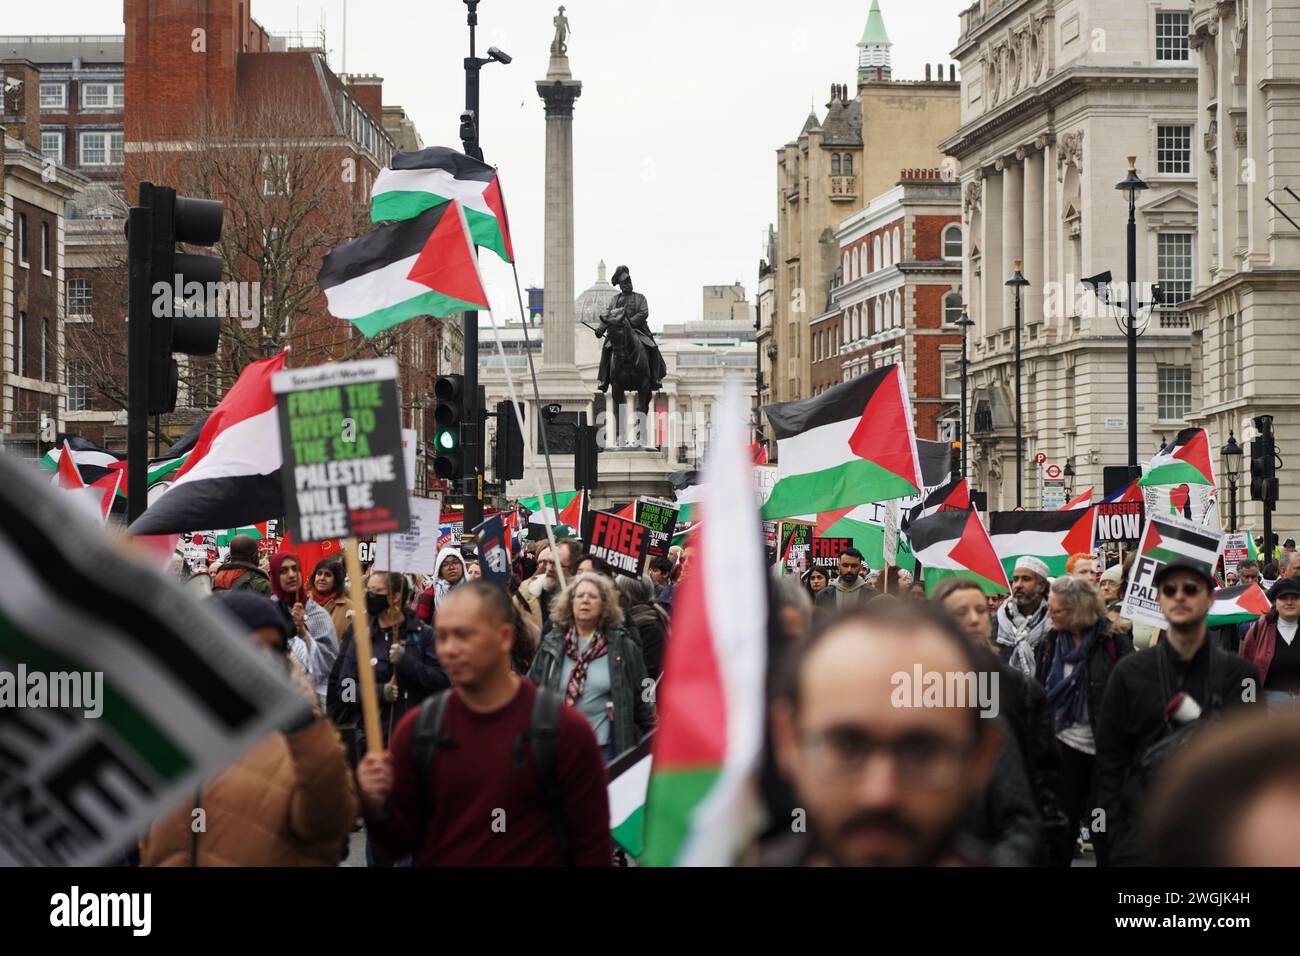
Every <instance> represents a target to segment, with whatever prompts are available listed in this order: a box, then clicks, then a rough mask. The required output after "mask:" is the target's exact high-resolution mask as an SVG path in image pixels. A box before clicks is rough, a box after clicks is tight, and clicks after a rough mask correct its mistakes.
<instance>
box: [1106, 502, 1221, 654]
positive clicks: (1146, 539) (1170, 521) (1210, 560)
mask: <svg viewBox="0 0 1300 956" xmlns="http://www.w3.org/2000/svg"><path fill="white" fill-rule="evenodd" d="M1221 541H1222V536H1221V535H1220V534H1219V533H1218V532H1216V531H1213V530H1211V529H1209V528H1206V527H1204V526H1203V525H1200V524H1197V523H1196V522H1193V521H1188V520H1187V519H1185V518H1175V517H1172V516H1171V517H1167V518H1166V517H1157V516H1152V517H1150V518H1148V519H1147V523H1146V527H1145V528H1144V529H1143V531H1142V540H1141V541H1140V543H1139V544H1138V552H1137V556H1136V558H1135V559H1134V561H1133V569H1132V572H1131V573H1130V576H1129V585H1128V590H1127V591H1125V592H1124V603H1123V606H1122V607H1121V608H1120V616H1121V617H1124V618H1127V619H1128V620H1130V621H1141V622H1142V623H1144V624H1151V625H1153V626H1155V627H1160V628H1163V627H1167V626H1168V625H1167V623H1166V621H1165V616H1164V614H1163V612H1161V610H1160V603H1159V601H1158V600H1157V597H1156V586H1155V575H1156V572H1157V571H1159V570H1160V569H1161V568H1162V567H1164V566H1165V565H1166V564H1168V563H1169V562H1170V561H1173V560H1174V559H1175V558H1187V559H1190V560H1192V561H1195V562H1197V563H1198V564H1200V565H1202V566H1204V567H1205V569H1206V570H1207V571H1208V572H1209V573H1211V574H1213V573H1214V566H1215V564H1216V563H1217V561H1218V559H1219V547H1220V544H1221Z"/></svg>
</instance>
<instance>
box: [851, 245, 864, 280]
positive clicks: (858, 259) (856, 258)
mask: <svg viewBox="0 0 1300 956" xmlns="http://www.w3.org/2000/svg"><path fill="white" fill-rule="evenodd" d="M860 275H862V256H861V254H860V253H859V251H858V249H856V248H855V249H854V250H853V272H852V277H853V278H854V279H856V278H857V277H858V276H860Z"/></svg>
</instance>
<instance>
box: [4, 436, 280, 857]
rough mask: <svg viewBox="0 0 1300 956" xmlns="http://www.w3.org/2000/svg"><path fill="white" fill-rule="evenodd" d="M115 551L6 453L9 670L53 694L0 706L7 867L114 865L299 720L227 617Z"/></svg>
mask: <svg viewBox="0 0 1300 956" xmlns="http://www.w3.org/2000/svg"><path fill="white" fill-rule="evenodd" d="M116 544H117V543H116V542H115V541H114V539H113V538H112V537H111V536H110V535H109V534H107V533H105V532H104V530H103V529H102V528H100V527H99V526H98V522H96V521H94V520H92V519H89V518H87V517H85V516H83V515H82V514H81V513H80V512H79V511H78V510H77V509H75V508H70V507H68V501H67V499H66V498H65V497H64V496H62V495H61V494H60V493H59V492H58V491H56V490H55V489H53V488H51V487H50V486H49V483H48V482H46V481H44V480H42V478H41V477H40V476H39V475H34V474H32V472H31V471H30V470H29V469H28V468H27V467H25V466H24V465H22V464H21V463H20V462H19V461H17V460H16V459H14V458H12V457H10V456H7V455H0V567H3V568H4V569H5V573H4V574H3V575H0V670H3V671H5V672H8V673H11V674H21V673H22V672H23V671H24V670H25V671H26V672H27V675H28V677H29V678H30V677H32V676H33V675H35V674H38V673H39V674H44V675H46V678H47V680H46V686H47V687H48V688H49V690H50V692H51V693H53V694H56V695H57V696H58V697H59V700H58V701H57V704H56V706H50V704H51V703H53V702H52V701H50V700H48V699H47V700H46V701H42V702H41V703H40V704H39V705H36V706H31V705H28V706H22V707H8V706H6V707H5V708H4V710H3V715H4V716H3V720H0V754H2V755H3V756H0V768H2V769H0V777H3V780H4V784H3V790H4V794H5V797H4V799H3V800H0V866H15V865H21V866H95V865H105V864H108V863H109V862H111V861H112V860H113V859H115V858H118V857H120V855H121V853H122V852H123V851H124V850H125V849H126V848H127V847H128V846H130V845H133V844H134V843H135V840H136V838H137V837H138V836H139V834H140V833H142V832H144V831H145V829H146V828H147V827H148V826H149V824H150V823H151V821H152V820H153V819H154V818H156V817H157V816H158V815H159V814H160V813H161V812H163V811H165V810H167V809H169V808H171V807H172V806H174V805H175V804H176V803H178V802H180V801H181V800H185V799H189V798H191V797H192V796H193V794H194V791H195V788H196V787H198V786H200V785H201V783H202V781H203V780H205V779H207V778H210V777H211V776H213V774H215V773H216V772H218V771H220V770H221V769H222V768H223V767H225V766H226V765H228V764H229V763H230V762H231V761H232V760H234V759H235V758H237V757H238V756H239V755H240V754H241V753H242V752H243V751H245V750H246V749H247V748H248V747H250V746H251V745H253V744H254V743H256V742H257V741H258V740H260V739H262V738H263V737H264V736H265V735H266V734H267V733H269V732H270V731H272V730H274V729H276V728H277V727H280V726H283V725H284V724H285V723H287V722H290V721H292V720H293V719H296V718H297V717H298V716H299V715H301V714H303V713H304V711H305V704H304V701H303V700H302V698H301V696H300V695H299V694H298V693H297V692H296V691H294V690H293V688H292V687H291V686H290V685H289V683H288V681H287V680H286V679H285V677H284V676H283V673H282V672H281V671H280V669H278V668H277V667H276V666H275V665H274V662H273V661H271V660H270V659H269V658H267V657H266V656H265V655H264V654H262V653H260V652H258V651H257V650H256V649H255V647H254V646H253V644H252V642H251V641H250V640H249V639H248V638H247V637H246V636H245V632H244V629H242V628H241V627H240V626H239V624H238V623H237V622H236V621H235V620H234V619H233V618H231V617H228V616H226V615H225V613H224V612H223V611H222V610H221V609H220V607H219V606H218V605H216V604H215V603H213V602H211V601H201V602H197V601H195V600H194V598H193V596H192V594H191V592H187V591H185V590H184V589H183V588H182V587H181V586H180V585H179V584H178V583H177V582H176V581H175V579H174V578H171V577H169V576H167V575H164V574H163V573H161V572H160V571H156V570H154V569H152V568H151V567H150V566H149V565H148V564H146V563H144V561H143V560H142V559H141V558H139V557H137V556H135V555H133V553H132V552H131V550H128V549H124V548H120V547H118V546H116ZM27 690H28V681H27V680H22V681H20V682H19V693H22V694H26V693H27ZM77 691H80V693H75V694H74V692H77ZM78 698H79V699H78ZM92 698H93V699H92ZM29 699H30V698H29Z"/></svg>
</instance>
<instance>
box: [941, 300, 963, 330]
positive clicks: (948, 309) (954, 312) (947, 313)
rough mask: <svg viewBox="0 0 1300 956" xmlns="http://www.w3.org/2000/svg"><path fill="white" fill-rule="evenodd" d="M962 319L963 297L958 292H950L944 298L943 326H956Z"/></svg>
mask: <svg viewBox="0 0 1300 956" xmlns="http://www.w3.org/2000/svg"><path fill="white" fill-rule="evenodd" d="M960 318H961V296H960V295H958V294H957V293H956V292H949V293H948V294H947V295H945V296H944V297H943V324H944V325H956V324H957V320H958V319H960Z"/></svg>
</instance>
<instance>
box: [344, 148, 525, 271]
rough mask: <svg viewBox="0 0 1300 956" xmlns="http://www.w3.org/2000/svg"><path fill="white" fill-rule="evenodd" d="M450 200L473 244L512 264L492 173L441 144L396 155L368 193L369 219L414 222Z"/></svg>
mask: <svg viewBox="0 0 1300 956" xmlns="http://www.w3.org/2000/svg"><path fill="white" fill-rule="evenodd" d="M452 200H455V201H456V202H458V203H460V205H461V206H462V207H463V208H464V210H465V221H466V222H467V223H468V224H469V232H470V236H471V237H472V238H473V240H474V244H475V245H479V246H484V247H486V248H488V249H491V250H492V251H493V252H495V253H496V254H497V255H498V256H500V257H501V258H502V259H504V260H505V261H506V262H514V261H515V252H514V247H513V246H512V245H511V242H510V219H509V217H508V216H507V215H506V204H505V200H504V199H503V198H502V196H501V180H500V179H499V178H498V176H497V171H496V169H495V168H494V167H492V166H489V165H488V164H487V163H483V162H480V161H479V160H477V159H474V158H473V157H471V156H466V155H465V154H464V153H458V152H456V150H454V149H448V148H447V147H445V146H430V147H429V148H428V149H422V150H420V151H419V152H416V153H397V154H395V155H394V156H393V162H392V166H391V167H390V168H388V169H382V170H380V171H379V178H378V179H376V180H375V185H374V188H373V189H372V190H371V191H370V221H371V222H383V221H385V220H403V219H414V218H415V217H416V216H419V215H420V214H421V213H423V212H425V211H426V210H429V209H433V208H434V207H435V206H441V205H443V204H444V203H448V202H451V201H452Z"/></svg>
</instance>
